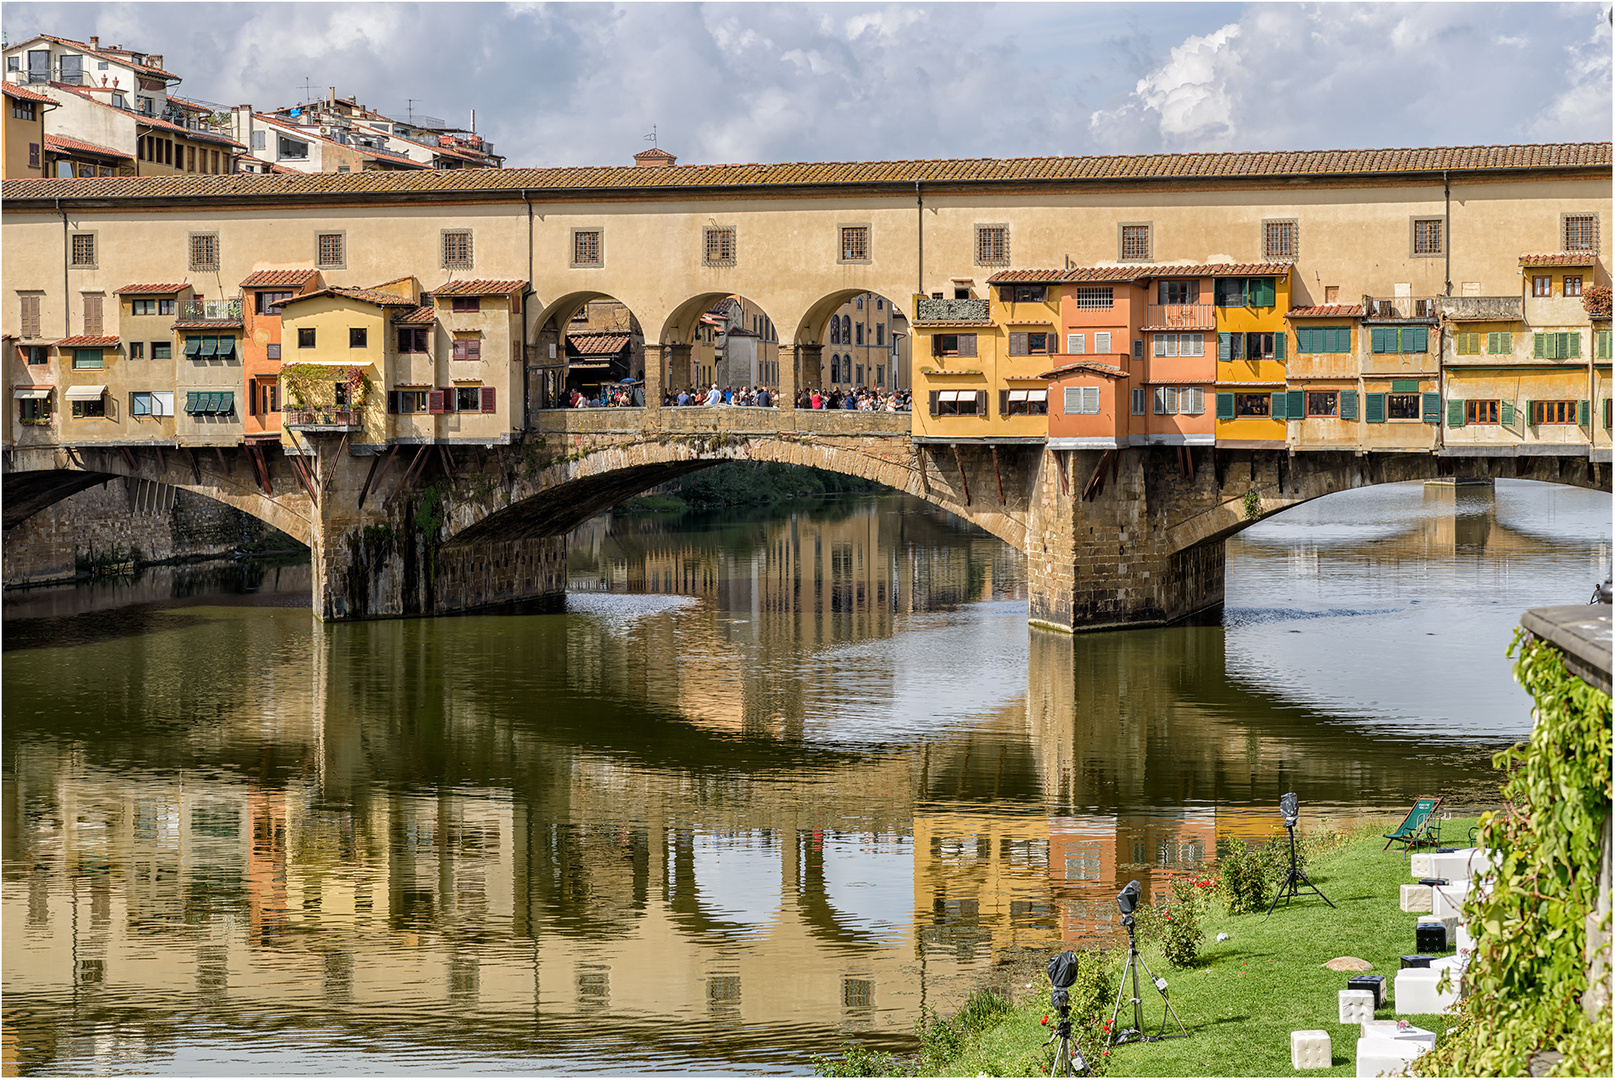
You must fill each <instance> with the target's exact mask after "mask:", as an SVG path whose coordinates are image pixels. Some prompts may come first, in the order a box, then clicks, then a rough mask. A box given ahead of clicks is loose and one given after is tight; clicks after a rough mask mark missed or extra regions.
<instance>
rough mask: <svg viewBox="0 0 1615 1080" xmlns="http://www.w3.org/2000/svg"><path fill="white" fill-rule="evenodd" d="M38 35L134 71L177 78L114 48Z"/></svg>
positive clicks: (48, 35)
mask: <svg viewBox="0 0 1615 1080" xmlns="http://www.w3.org/2000/svg"><path fill="white" fill-rule="evenodd" d="M39 36H40V37H42V38H44V39H45V40H46V41H54V42H56V44H58V45H71V46H72V47H73V48H75V49H81V50H83V51H84V52H87V53H89V54H91V55H92V56H99V57H101V58H102V59H105V60H116V61H117V62H118V63H120V64H126V65H128V66H129V67H132V68H134V69H135V70H136V71H142V72H145V73H146V74H147V75H153V76H157V77H160V78H165V79H177V78H179V76H178V75H175V74H174V73H173V72H171V71H164V70H163V69H162V68H160V67H153V66H152V65H150V64H141V63H136V62H135V58H134V57H132V56H130V55H129V54H128V53H126V52H119V51H118V50H115V49H96V48H91V46H90V45H89V43H88V42H84V41H74V40H73V39H72V38H64V37H56V36H54V35H52V34H40V35H39Z"/></svg>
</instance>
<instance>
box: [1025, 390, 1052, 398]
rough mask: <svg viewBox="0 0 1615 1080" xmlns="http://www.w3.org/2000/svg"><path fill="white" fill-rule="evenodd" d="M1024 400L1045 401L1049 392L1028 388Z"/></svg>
mask: <svg viewBox="0 0 1615 1080" xmlns="http://www.w3.org/2000/svg"><path fill="white" fill-rule="evenodd" d="M1026 400H1027V401H1047V400H1049V392H1048V391H1047V390H1028V391H1027V392H1026Z"/></svg>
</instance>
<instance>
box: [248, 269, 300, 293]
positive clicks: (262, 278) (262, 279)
mask: <svg viewBox="0 0 1615 1080" xmlns="http://www.w3.org/2000/svg"><path fill="white" fill-rule="evenodd" d="M317 276H319V275H318V272H317V271H314V270H254V271H253V272H252V273H250V274H248V275H247V280H245V281H243V282H242V283H241V287H242V288H243V289H270V288H277V287H285V286H287V285H296V286H298V287H302V286H304V285H307V284H308V283H309V282H310V281H313V280H314V279H315V278H316V277H317Z"/></svg>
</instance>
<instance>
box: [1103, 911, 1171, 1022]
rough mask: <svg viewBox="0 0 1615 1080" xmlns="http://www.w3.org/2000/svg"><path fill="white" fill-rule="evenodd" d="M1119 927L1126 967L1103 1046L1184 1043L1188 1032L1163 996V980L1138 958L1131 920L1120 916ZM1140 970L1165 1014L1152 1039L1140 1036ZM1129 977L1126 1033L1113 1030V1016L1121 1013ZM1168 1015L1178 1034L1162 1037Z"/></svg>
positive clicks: (1142, 1002) (1123, 970) (1142, 1001)
mask: <svg viewBox="0 0 1615 1080" xmlns="http://www.w3.org/2000/svg"><path fill="white" fill-rule="evenodd" d="M1122 925H1123V926H1125V927H1127V966H1126V967H1124V968H1122V982H1121V985H1120V986H1119V987H1117V988H1116V1007H1115V1008H1114V1009H1112V1010H1111V1011H1110V1038H1109V1040H1108V1041H1107V1042H1106V1044H1105V1045H1106V1046H1120V1045H1122V1044H1123V1043H1130V1042H1157V1041H1159V1040H1161V1039H1187V1038H1188V1037H1189V1029H1188V1028H1186V1027H1184V1026H1183V1020H1182V1018H1180V1017H1179V1016H1178V1010H1176V1009H1174V1008H1173V1007H1172V999H1171V998H1169V997H1167V996H1166V980H1165V979H1163V978H1161V977H1160V976H1159V975H1157V974H1155V972H1153V971H1151V970H1150V967H1149V965H1148V964H1146V963H1144V958H1143V957H1142V956H1140V955H1138V940H1137V937H1136V936H1135V931H1134V928H1133V916H1132V915H1130V914H1129V915H1123V916H1122ZM1139 968H1143V969H1144V974H1146V975H1148V976H1149V977H1150V982H1152V983H1154V984H1155V989H1156V992H1157V993H1159V994H1160V995H1161V1001H1162V1002H1163V1003H1164V1004H1165V1005H1166V1012H1163V1013H1162V1014H1161V1030H1160V1031H1158V1032H1156V1033H1155V1034H1154V1035H1146V1034H1145V1033H1144V1000H1143V998H1141V997H1139V996H1138V969H1139ZM1129 973H1131V974H1132V976H1133V1026H1132V1027H1130V1028H1128V1029H1127V1030H1126V1031H1118V1030H1116V1015H1117V1014H1118V1013H1120V1012H1121V1009H1122V995H1123V994H1125V993H1126V992H1127V976H1128V974H1129ZM1167 1013H1171V1014H1172V1019H1174V1020H1176V1021H1177V1022H1178V1033H1177V1034H1175V1035H1168V1034H1167V1033H1166V1014H1167Z"/></svg>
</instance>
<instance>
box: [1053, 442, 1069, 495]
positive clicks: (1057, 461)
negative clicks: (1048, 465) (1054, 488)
mask: <svg viewBox="0 0 1615 1080" xmlns="http://www.w3.org/2000/svg"><path fill="white" fill-rule="evenodd" d="M1049 457H1050V458H1052V459H1053V461H1054V475H1056V476H1058V477H1059V478H1060V494H1061V495H1070V494H1071V487H1070V485H1069V484H1067V483H1066V479H1065V470H1066V465H1067V464H1068V461H1062V460H1061V458H1060V451H1058V450H1050V451H1049Z"/></svg>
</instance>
